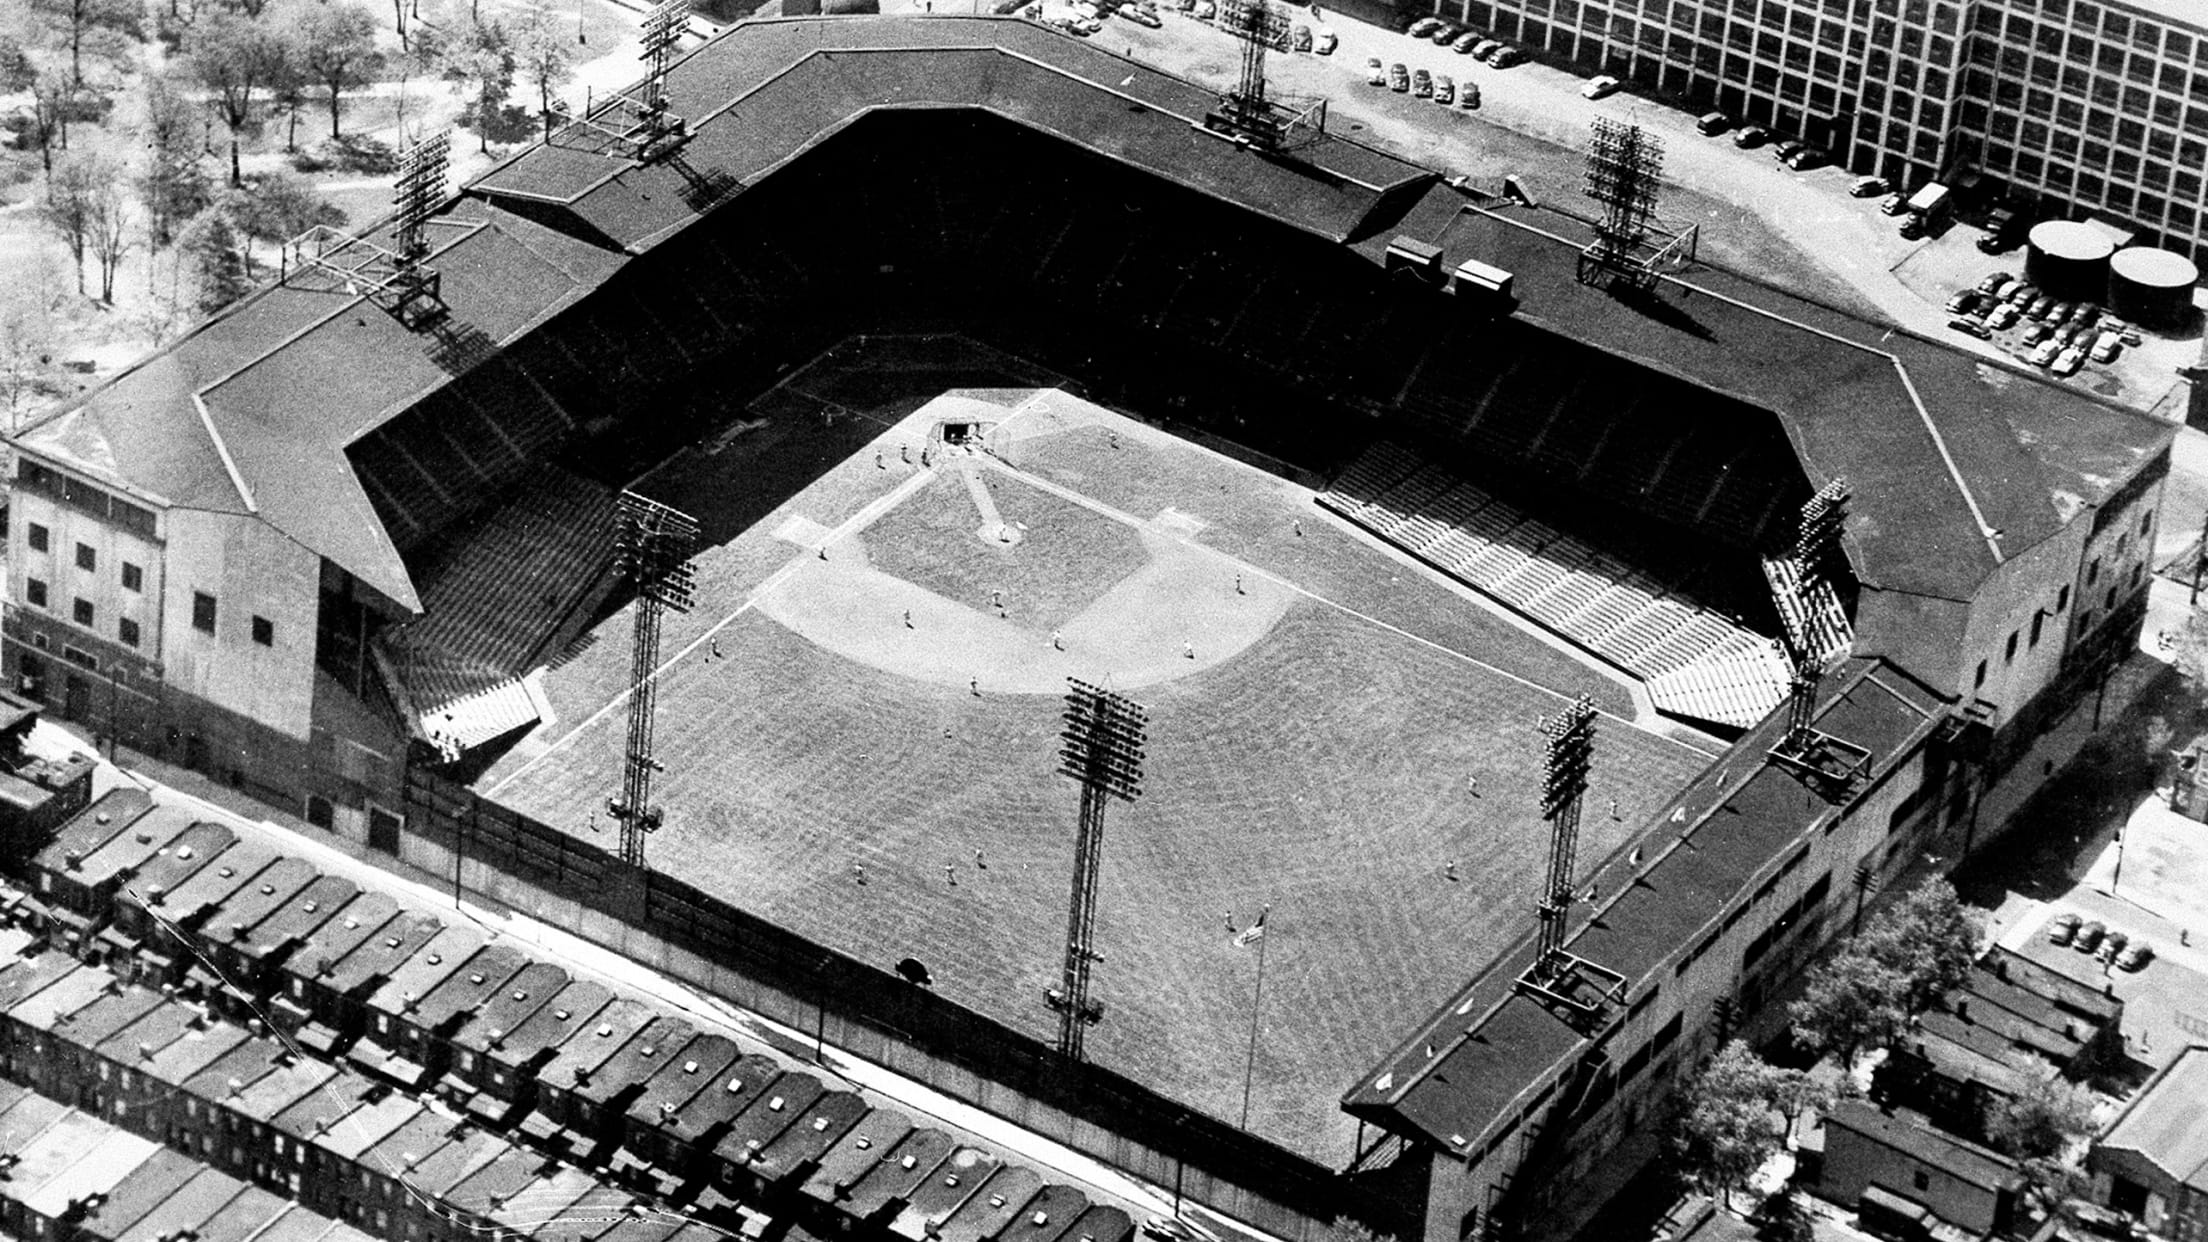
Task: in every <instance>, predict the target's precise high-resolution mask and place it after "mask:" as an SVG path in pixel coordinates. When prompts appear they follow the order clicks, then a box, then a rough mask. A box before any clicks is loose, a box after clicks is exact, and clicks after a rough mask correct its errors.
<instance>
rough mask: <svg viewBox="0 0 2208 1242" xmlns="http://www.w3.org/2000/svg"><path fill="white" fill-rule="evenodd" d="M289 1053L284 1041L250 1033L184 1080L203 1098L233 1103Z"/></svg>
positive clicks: (185, 1084) (273, 1070) (192, 1090)
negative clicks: (278, 1041)
mask: <svg viewBox="0 0 2208 1242" xmlns="http://www.w3.org/2000/svg"><path fill="white" fill-rule="evenodd" d="M286 1055H288V1053H287V1052H286V1051H285V1048H284V1046H283V1045H282V1044H279V1043H277V1042H276V1041H275V1040H273V1039H264V1038H262V1037H261V1036H258V1035H248V1036H247V1037H246V1038H245V1040H244V1041H243V1042H241V1043H240V1044H238V1046H237V1047H235V1048H232V1049H231V1050H230V1051H228V1052H226V1053H224V1054H223V1055H221V1056H220V1057H217V1058H215V1059H214V1060H213V1061H210V1062H208V1063H207V1065H206V1066H205V1067H204V1068H202V1069H201V1070H200V1071H199V1072H198V1073H197V1074H194V1075H192V1076H191V1078H189V1079H188V1080H186V1081H185V1083H184V1090H185V1091H186V1092H188V1093H190V1094H192V1095H195V1096H198V1097H199V1098H200V1099H202V1100H210V1101H215V1102H218V1103H222V1104H225V1105H227V1104H229V1103H231V1102H234V1101H235V1100H236V1099H237V1098H238V1097H240V1096H242V1095H244V1094H245V1092H246V1089H247V1088H249V1087H251V1086H252V1085H253V1084H255V1083H257V1082H259V1081H260V1080H261V1079H262V1078H264V1077H267V1076H268V1075H269V1074H271V1073H274V1072H275V1071H276V1068H277V1066H278V1064H279V1063H280V1062H281V1060H282V1058H283V1057H285V1056H286Z"/></svg>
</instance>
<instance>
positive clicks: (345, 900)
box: [233, 875, 360, 960]
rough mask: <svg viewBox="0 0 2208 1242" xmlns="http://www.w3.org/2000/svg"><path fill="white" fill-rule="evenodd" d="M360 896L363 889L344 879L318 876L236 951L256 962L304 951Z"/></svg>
mask: <svg viewBox="0 0 2208 1242" xmlns="http://www.w3.org/2000/svg"><path fill="white" fill-rule="evenodd" d="M359 895H360V886H359V885H358V884H355V883H353V882H352V881H351V880H348V879H346V878H345V877H344V876H341V875H317V876H316V877H315V878H314V879H313V881H311V882H310V883H308V884H307V886H306V887H304V888H302V889H300V890H299V891H298V892H296V893H293V894H292V895H291V897H290V898H289V899H288V900H286V901H285V902H284V904H283V905H281V906H278V907H277V908H276V909H275V910H274V911H272V912H270V914H269V916H268V917H267V918H265V919H263V920H261V924H260V926H259V927H258V928H257V929H255V932H254V934H253V936H251V937H250V938H248V939H247V940H246V942H245V943H244V944H241V945H235V946H233V947H234V948H236V949H237V951H238V952H240V953H243V954H244V955H246V956H247V957H249V958H253V959H256V960H258V959H260V958H264V957H266V956H268V955H269V954H271V953H275V952H278V951H280V950H285V949H297V948H302V947H304V946H305V944H306V943H307V941H308V938H309V937H311V936H312V935H313V934H314V933H315V931H317V930H318V929H320V928H321V926H322V925H323V924H324V923H327V922H329V921H330V920H332V919H335V918H337V917H338V916H339V914H340V913H341V912H342V911H343V910H344V909H345V907H346V906H347V905H349V904H350V903H351V902H352V900H353V899H354V898H355V897H358V896H359Z"/></svg>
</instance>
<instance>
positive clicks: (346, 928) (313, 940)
mask: <svg viewBox="0 0 2208 1242" xmlns="http://www.w3.org/2000/svg"><path fill="white" fill-rule="evenodd" d="M398 917H399V903H398V902H396V901H394V900H392V899H391V898H390V897H389V896H388V895H386V894H384V893H376V892H366V893H362V894H361V895H360V896H358V897H355V898H354V899H352V900H351V901H349V902H347V903H345V908H344V909H343V910H341V911H339V912H338V913H337V915H336V917H334V918H332V919H330V920H329V921H328V922H325V923H323V924H322V925H321V926H319V927H316V928H315V929H314V930H313V931H310V932H308V933H307V934H306V937H305V938H304V940H302V941H301V943H300V945H299V947H298V948H297V949H296V950H294V951H293V952H292V953H291V954H290V956H288V957H287V958H285V959H284V971H283V976H284V977H283V979H282V981H281V986H280V987H278V988H276V989H275V991H276V992H277V995H276V998H275V1000H274V1001H272V1002H271V1003H270V1005H269V1017H270V1018H271V1019H272V1020H273V1021H274V1022H275V1024H276V1025H277V1026H278V1027H280V1028H282V1029H283V1030H285V1031H288V1032H290V1033H291V1034H293V1035H296V1036H297V1037H298V1039H299V1042H300V1043H302V1044H304V1045H306V1046H307V1047H309V1048H312V1049H314V1050H315V1051H317V1052H328V1051H329V1050H330V1049H331V1048H332V1047H333V1046H335V1045H336V1043H337V1042H338V1040H339V1038H340V1031H341V1028H342V1026H343V1022H344V1015H345V1009H344V1004H343V997H344V994H345V985H344V984H343V983H342V982H341V981H340V980H339V978H338V971H339V967H340V965H341V964H342V963H344V962H345V961H347V960H348V959H349V958H351V957H352V955H353V954H354V953H356V952H358V951H359V950H360V948H361V947H362V946H363V945H366V944H368V943H369V942H370V941H371V940H372V939H377V938H380V937H382V936H383V934H384V929H385V928H386V927H387V926H389V925H390V924H391V922H392V920H394V919H396V918H398ZM402 930H403V929H402Z"/></svg>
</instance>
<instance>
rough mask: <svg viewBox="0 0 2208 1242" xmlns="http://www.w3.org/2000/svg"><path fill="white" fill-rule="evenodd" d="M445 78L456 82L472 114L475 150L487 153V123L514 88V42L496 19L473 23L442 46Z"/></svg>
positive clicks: (490, 122) (494, 117) (488, 150)
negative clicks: (466, 95)
mask: <svg viewBox="0 0 2208 1242" xmlns="http://www.w3.org/2000/svg"><path fill="white" fill-rule="evenodd" d="M444 63H445V77H446V78H447V79H448V80H450V81H452V82H456V83H459V85H460V87H461V89H462V90H464V91H466V92H467V94H468V96H469V103H468V110H469V111H471V112H473V113H474V114H475V133H476V144H477V149H478V150H480V151H482V152H484V153H485V154H489V152H490V149H491V125H492V124H493V123H494V122H495V121H496V120H497V119H498V110H499V109H500V108H502V107H504V106H505V104H506V96H507V95H508V94H509V93H511V92H512V91H513V89H514V45H513V40H512V39H511V38H510V37H508V35H507V33H506V28H505V27H504V26H502V25H500V24H499V23H497V22H495V21H494V22H474V23H471V24H470V25H469V26H468V29H467V31H466V32H465V33H463V34H462V35H461V36H460V37H459V38H458V39H455V40H454V41H453V42H452V44H451V45H450V46H448V47H447V48H446V49H445V58H444Z"/></svg>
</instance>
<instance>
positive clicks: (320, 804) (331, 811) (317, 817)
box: [307, 794, 337, 828]
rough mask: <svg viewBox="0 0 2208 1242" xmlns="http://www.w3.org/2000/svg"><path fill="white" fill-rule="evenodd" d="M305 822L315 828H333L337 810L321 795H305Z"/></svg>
mask: <svg viewBox="0 0 2208 1242" xmlns="http://www.w3.org/2000/svg"><path fill="white" fill-rule="evenodd" d="M307 822H308V823H310V824H313V825H314V826H315V827H317V828H329V827H333V826H335V825H336V823H337V808H335V807H333V806H331V805H330V800H329V799H328V798H325V797H323V796H322V795H321V794H308V795H307Z"/></svg>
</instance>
